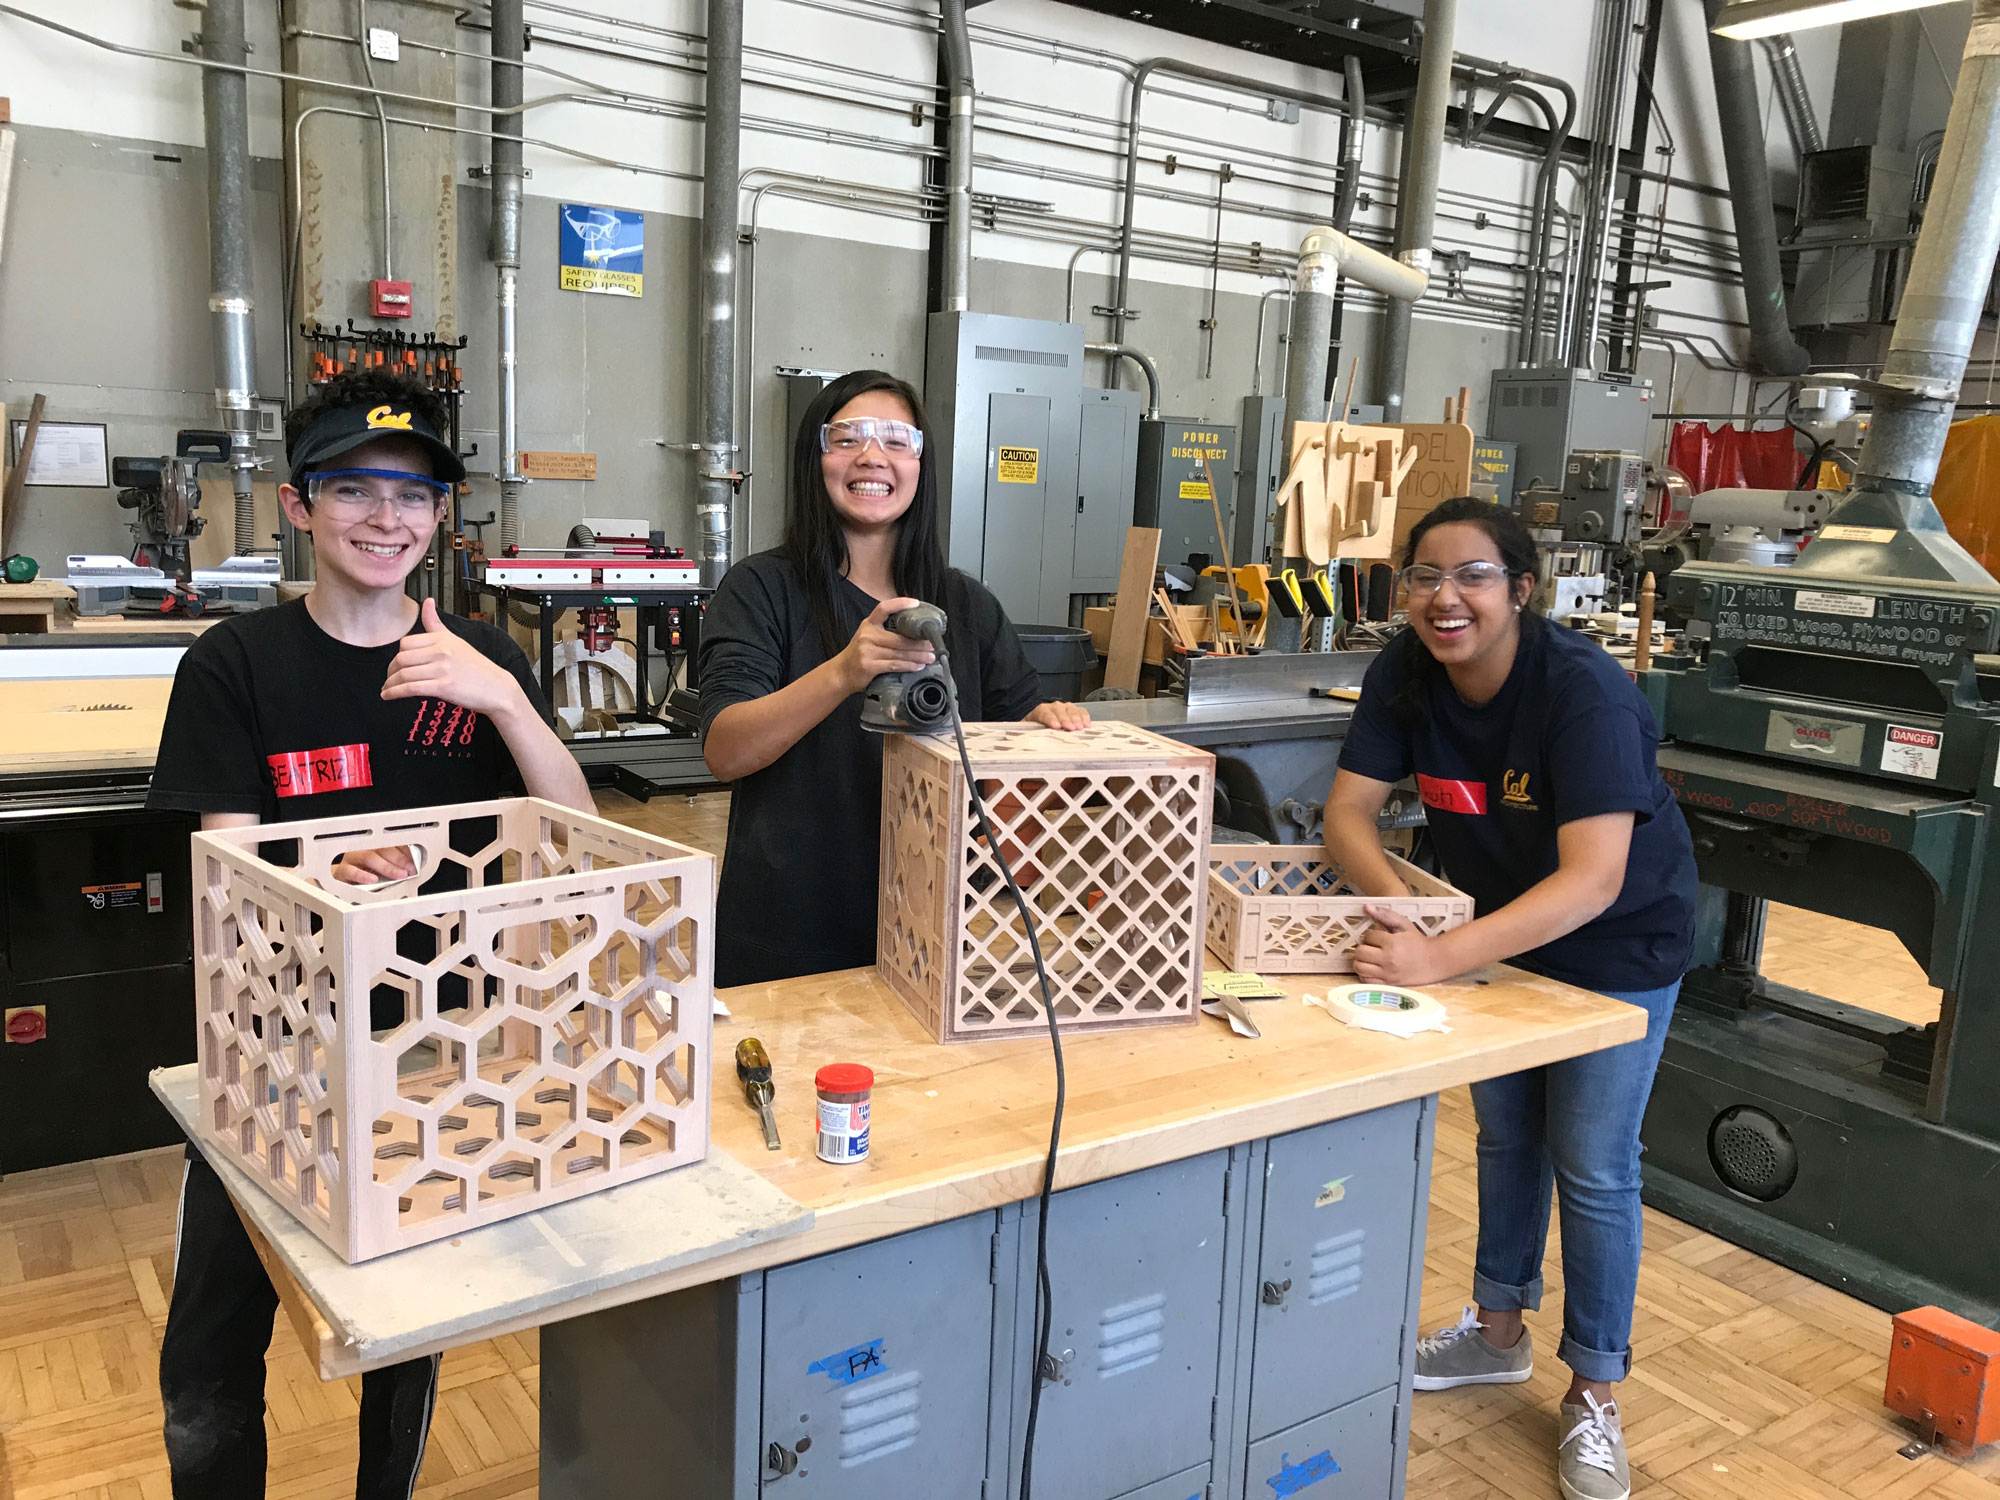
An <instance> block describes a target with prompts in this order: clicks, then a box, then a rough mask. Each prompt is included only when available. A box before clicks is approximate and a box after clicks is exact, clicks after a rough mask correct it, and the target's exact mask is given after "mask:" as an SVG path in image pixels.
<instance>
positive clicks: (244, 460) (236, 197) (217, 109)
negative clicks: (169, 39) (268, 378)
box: [201, 0, 257, 554]
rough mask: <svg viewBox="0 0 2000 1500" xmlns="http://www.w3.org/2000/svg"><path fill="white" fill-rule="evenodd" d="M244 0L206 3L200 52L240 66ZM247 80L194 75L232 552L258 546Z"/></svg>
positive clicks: (244, 53) (217, 73) (213, 71)
mask: <svg viewBox="0 0 2000 1500" xmlns="http://www.w3.org/2000/svg"><path fill="white" fill-rule="evenodd" d="M243 7H244V0H209V5H208V9H207V14H206V16H205V17H204V19H203V21H202V25H201V48H202V55H203V56H204V57H206V58H208V59H209V60H211V61H214V62H220V63H234V64H236V65H237V66H239V67H240V66H242V65H243V62H244V60H245V59H246V58H247V57H248V56H249V55H250V47H249V44H248V42H247V41H246V40H245V37H244V18H243ZM248 99H249V81H248V79H246V78H245V77H244V75H243V74H241V73H234V72H230V71H228V70H227V69H225V68H208V69H205V70H204V71H203V73H202V77H201V106H202V123H203V128H204V135H205V137H206V145H207V149H208V270H209V296H208V310H209V313H210V315H211V317H212V319H213V322H214V329H215V404H216V406H217V408H218V409H219V410H220V412H221V416H222V424H223V426H224V427H225V428H227V429H228V432H229V483H230V489H231V491H232V492H233V494H234V496H235V500H236V535H235V551H236V552H238V553H239V554H240V553H245V552H251V551H254V550H255V549H256V546H257V514H256V490H255V485H256V473H257V368H256V345H255V343H254V341H253V338H252V331H251V323H250V311H251V305H252V304H251V297H250V289H251V281H250V111H249V102H248Z"/></svg>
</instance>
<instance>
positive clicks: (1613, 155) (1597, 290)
mask: <svg viewBox="0 0 2000 1500" xmlns="http://www.w3.org/2000/svg"><path fill="white" fill-rule="evenodd" d="M1638 6H1639V0H1608V9H1607V12H1606V19H1607V26H1608V30H1607V34H1606V37H1605V47H1604V49H1603V51H1604V58H1603V62H1604V65H1603V68H1602V70H1601V71H1600V74H1599V86H1598V94H1597V109H1596V119H1595V120H1594V121H1593V122H1592V127H1591V171H1590V180H1589V196H1588V200H1587V202H1586V203H1585V205H1584V206H1585V208H1586V209H1587V210H1588V212H1589V215H1590V217H1589V219H1588V221H1587V222H1586V223H1585V226H1584V233H1583V258H1582V260H1581V262H1580V263H1579V265H1578V267H1577V279H1576V281H1575V282H1574V284H1573V285H1572V287H1571V291H1572V294H1573V296H1574V297H1575V302H1576V306H1575V310H1574V312H1573V313H1572V314H1571V319H1570V340H1569V356H1568V357H1569V362H1570V363H1571V364H1572V365H1575V366H1576V367H1578V368H1579V369H1591V370H1594V369H1597V368H1598V363H1597V334H1598V330H1599V329H1600V328H1601V327H1602V326H1603V321H1604V264H1605V261H1606V259H1607V258H1608V257H1609V255H1610V253H1611V205H1612V202H1613V200H1614V199H1615V198H1616V197H1617V195H1618V156H1619V141H1620V140H1621V139H1622V137H1623V136H1624V134H1625V130H1624V125H1625V99H1626V94H1625V89H1626V85H1627V84H1628V83H1630V82H1631V79H1632V69H1631V67H1630V65H1629V64H1630V61H1631V56H1632V36H1633V33H1634V31H1635V30H1637V29H1638V25H1637V22H1636V20H1635V16H1636V14H1637V12H1638ZM1739 45H1740V44H1739ZM1767 217H1768V215H1767Z"/></svg>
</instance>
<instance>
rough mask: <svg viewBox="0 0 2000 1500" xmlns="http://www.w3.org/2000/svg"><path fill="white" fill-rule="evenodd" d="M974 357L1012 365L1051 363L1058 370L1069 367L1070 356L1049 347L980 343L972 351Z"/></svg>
mask: <svg viewBox="0 0 2000 1500" xmlns="http://www.w3.org/2000/svg"><path fill="white" fill-rule="evenodd" d="M972 357H973V358H974V359H995V360H999V361H1000V362H1002V363H1003V364H1010V365H1051V366H1053V367H1054V368H1056V369H1058V370H1067V369H1068V368H1069V356H1068V355H1067V354H1057V353H1055V352H1054V351H1053V350H1048V349H1009V348H1007V347H1006V346H1005V345H1001V344H978V345H975V346H974V348H973V351H972Z"/></svg>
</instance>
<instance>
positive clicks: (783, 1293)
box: [760, 1214, 996, 1500]
mask: <svg viewBox="0 0 2000 1500" xmlns="http://www.w3.org/2000/svg"><path fill="white" fill-rule="evenodd" d="M995 1233H996V1226H995V1219H994V1216H993V1215H992V1214H975V1215H973V1216H972V1217H971V1218H966V1219H955V1220H953V1221H952V1222H950V1223H948V1224H937V1225H933V1226H931V1227H930V1228H928V1229H919V1230H915V1231H912V1232H911V1233H909V1234H903V1235H898V1236H896V1238H894V1239H891V1240H882V1241H879V1242H877V1243H874V1244H867V1245H856V1246H854V1247H853V1248H852V1249H849V1250H842V1251H838V1252H836V1253H835V1254H832V1255H825V1256H821V1257H820V1258H819V1259H817V1260H809V1261H802V1262H800V1263H799V1264H797V1265H790V1266H780V1267H778V1268H776V1269H774V1270H772V1271H769V1272H767V1273H766V1274H765V1278H764V1401H763V1448H762V1456H763V1459H764V1466H763V1486H762V1489H761V1492H760V1493H761V1494H763V1495H765V1496H778V1497H783V1500H881V1497H882V1496H885V1495H911V1496H917V1495H935V1496H939V1497H943V1496H955V1495H965V1496H976V1495H977V1494H978V1493H979V1489H980V1485H981V1483H982V1482H983V1481H984V1479H985V1476H986V1450H987V1406H988V1397H989V1394H990V1390H991V1384H992V1349H993V1287H992V1277H993V1260H994V1254H995V1250H994V1235H995Z"/></svg>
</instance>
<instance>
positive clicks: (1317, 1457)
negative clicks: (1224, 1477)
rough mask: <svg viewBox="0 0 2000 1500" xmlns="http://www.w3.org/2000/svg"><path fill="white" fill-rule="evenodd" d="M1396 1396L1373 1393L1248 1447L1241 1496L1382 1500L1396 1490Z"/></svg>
mask: <svg viewBox="0 0 2000 1500" xmlns="http://www.w3.org/2000/svg"><path fill="white" fill-rule="evenodd" d="M1398 1416H1399V1411H1398V1408H1397V1405H1396V1392H1395V1390H1393V1389H1390V1390H1386V1391H1377V1392H1375V1393H1374V1394H1373V1395H1372V1396H1364V1397H1362V1398H1361V1399H1360V1400H1359V1401H1350V1402H1349V1403H1348V1404H1347V1405H1345V1406H1343V1407H1341V1408H1340V1409H1339V1410H1338V1411H1330V1412H1327V1413H1326V1414H1325V1415H1324V1416H1318V1417H1314V1418H1313V1419H1312V1420H1311V1421H1310V1422H1301V1423H1300V1424H1299V1425H1298V1426H1296V1427H1289V1428H1286V1429H1285V1431H1283V1432H1278V1433H1273V1434H1272V1435H1271V1436H1270V1437H1267V1438H1265V1439H1264V1441H1263V1442H1261V1443H1252V1444H1251V1445H1250V1456H1249V1462H1248V1464H1247V1465H1246V1466H1245V1472H1244V1478H1243V1493H1244V1494H1245V1495H1246V1496H1253V1495H1254V1496H1255V1497H1256V1500H1291V1497H1292V1496H1294V1495H1300V1496H1304V1497H1305V1500H1388V1497H1390V1496H1392V1495H1395V1494H1397V1493H1398V1492H1399V1491H1400V1489H1401V1483H1400V1474H1401V1467H1402V1466H1401V1465H1400V1464H1399V1463H1398V1462H1397V1454H1396V1445H1397V1443H1398V1441H1399V1440H1400V1438H1401V1436H1402V1432H1401V1426H1402V1424H1401V1422H1400V1421H1399V1420H1398Z"/></svg>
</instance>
